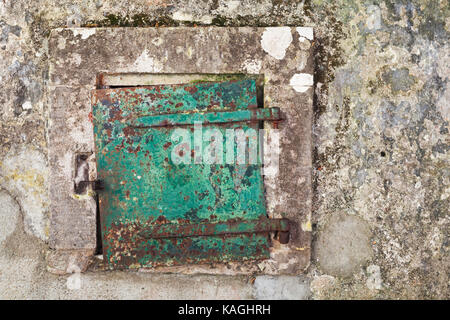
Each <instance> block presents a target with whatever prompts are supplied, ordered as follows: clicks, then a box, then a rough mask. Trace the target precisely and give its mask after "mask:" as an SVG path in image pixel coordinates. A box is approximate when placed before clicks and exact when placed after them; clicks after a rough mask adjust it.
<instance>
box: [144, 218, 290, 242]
mask: <svg viewBox="0 0 450 320" xmlns="http://www.w3.org/2000/svg"><path fill="white" fill-rule="evenodd" d="M274 231H278V232H279V239H280V242H281V243H287V242H288V241H289V220H288V219H285V218H282V219H259V220H244V221H229V222H218V223H199V224H175V223H167V224H161V225H158V226H151V227H147V228H145V229H144V230H141V231H140V232H139V236H141V237H143V238H146V239H161V238H187V237H198V236H219V235H235V234H243V233H265V232H274Z"/></svg>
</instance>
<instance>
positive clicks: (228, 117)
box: [128, 108, 281, 128]
mask: <svg viewBox="0 0 450 320" xmlns="http://www.w3.org/2000/svg"><path fill="white" fill-rule="evenodd" d="M278 120H281V116H280V108H259V109H245V110H235V111H214V112H211V111H210V112H189V113H169V114H159V115H151V116H143V117H138V118H136V119H133V120H131V121H130V122H128V123H129V124H130V126H132V127H137V128H153V127H169V126H180V125H193V124H195V123H196V122H197V123H201V124H212V123H229V122H244V121H278Z"/></svg>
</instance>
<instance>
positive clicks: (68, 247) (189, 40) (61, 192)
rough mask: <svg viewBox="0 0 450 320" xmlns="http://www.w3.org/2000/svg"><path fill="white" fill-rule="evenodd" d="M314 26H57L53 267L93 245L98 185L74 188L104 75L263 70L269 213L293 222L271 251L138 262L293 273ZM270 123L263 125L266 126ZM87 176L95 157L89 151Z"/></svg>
mask: <svg viewBox="0 0 450 320" xmlns="http://www.w3.org/2000/svg"><path fill="white" fill-rule="evenodd" d="M313 40H314V39H313V30H312V28H307V27H268V28H262V27H261V28H260V27H196V28H191V27H173V28H60V29H53V30H52V31H51V34H50V38H49V64H50V68H49V81H48V88H47V89H48V90H47V98H48V105H49V107H48V126H47V136H48V147H49V154H48V160H49V166H50V179H49V185H50V187H49V197H50V211H51V221H50V238H49V245H50V250H49V252H48V254H47V266H48V270H49V271H50V272H53V273H57V274H64V273H71V272H83V271H85V270H86V269H87V268H88V266H89V264H90V262H92V259H93V256H94V254H95V248H96V202H95V200H94V198H93V197H92V191H90V190H87V191H86V193H85V194H81V195H79V194H75V192H74V180H75V179H79V177H78V176H77V173H76V172H75V171H76V170H75V162H76V161H75V158H76V156H77V154H93V151H94V138H93V128H92V122H91V119H92V118H91V91H92V90H93V89H95V88H96V80H97V79H96V78H97V76H98V74H101V73H108V74H136V73H145V74H157V75H161V74H252V75H261V74H263V75H264V77H265V79H264V106H265V107H275V106H276V107H280V109H281V111H282V114H283V116H284V119H285V120H284V121H283V122H281V123H280V124H279V132H280V148H281V151H280V158H279V175H278V177H277V178H267V177H265V179H264V184H265V189H266V201H267V208H268V213H269V216H270V217H271V218H279V217H281V214H283V215H284V216H285V217H287V218H288V219H290V220H291V221H293V228H292V229H293V230H292V232H291V240H290V241H289V244H287V245H283V244H280V243H279V242H277V241H276V240H273V247H272V248H271V254H270V259H268V260H263V261H248V262H245V263H241V262H239V263H218V264H208V265H184V266H176V267H175V266H174V267H157V268H153V269H142V271H146V272H179V273H185V274H193V273H210V274H255V273H256V274H274V275H276V274H290V275H297V274H301V273H303V272H304V270H305V269H306V268H307V267H308V266H309V262H310V253H311V205H312V114H313V90H314V89H313V70H314V69H313V54H312V53H313ZM271 126H272V124H270V123H266V124H265V127H266V128H270V127H271ZM87 163H88V164H89V168H90V169H89V171H88V172H87V173H86V174H87V175H88V178H89V180H95V178H96V172H95V159H94V157H93V156H91V157H88V159H87Z"/></svg>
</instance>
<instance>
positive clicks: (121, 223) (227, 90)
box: [93, 79, 289, 269]
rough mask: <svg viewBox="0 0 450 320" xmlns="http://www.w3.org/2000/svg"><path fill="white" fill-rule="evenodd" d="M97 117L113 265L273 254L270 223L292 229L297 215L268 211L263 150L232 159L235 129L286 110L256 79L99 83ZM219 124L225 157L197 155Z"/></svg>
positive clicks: (105, 235) (108, 256)
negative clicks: (273, 104) (265, 104)
mask: <svg viewBox="0 0 450 320" xmlns="http://www.w3.org/2000/svg"><path fill="white" fill-rule="evenodd" d="M93 119H94V134H95V147H96V160H97V172H98V179H99V180H101V181H102V185H103V190H102V191H101V192H100V193H99V209H100V217H101V218H100V222H101V229H102V242H103V254H104V260H105V261H106V263H107V265H108V266H109V267H110V268H112V269H120V268H141V267H152V266H158V265H179V264H187V263H203V262H220V261H242V260H248V259H266V258H268V257H269V241H270V240H269V236H268V235H269V233H268V232H269V231H279V232H280V233H282V234H283V235H284V237H286V233H287V231H288V228H289V226H288V221H287V220H285V219H269V218H268V217H267V214H266V204H265V199H264V186H263V177H262V175H261V161H260V158H259V157H258V158H257V161H256V163H248V162H249V161H246V162H245V163H236V161H234V162H232V163H229V162H228V163H227V162H226V159H230V158H232V157H229V158H227V154H228V156H230V153H234V155H236V153H237V151H238V150H237V147H236V144H235V142H236V141H235V138H233V139H228V140H227V139H226V137H227V132H230V129H231V131H233V130H234V131H236V130H243V131H242V132H247V130H250V129H253V130H255V132H258V129H259V126H260V123H261V121H263V120H279V119H280V115H279V109H277V108H257V101H256V83H255V80H253V79H244V80H235V81H226V82H203V83H201V82H200V83H194V84H181V85H156V86H143V87H128V88H110V89H98V90H95V92H94V95H93ZM199 124H201V128H200V129H199ZM211 128H214V129H216V131H215V132H217V130H218V131H219V132H220V133H221V134H222V135H223V137H224V139H223V144H222V146H223V158H222V159H223V162H222V163H217V162H214V163H205V161H204V159H202V160H201V161H198V159H199V158H197V157H198V156H199V154H201V152H202V150H207V148H208V146H209V145H210V143H211V141H212V140H208V139H204V135H205V134H206V132H207V131H208V130H210V129H211ZM183 130H184V131H183ZM199 133H200V136H198V135H199ZM183 134H184V135H186V134H187V135H188V138H186V136H183ZM202 137H203V138H202ZM214 137H216V136H214ZM199 139H200V140H199ZM248 139H251V138H247V140H248ZM199 141H200V142H199ZM227 144H228V149H227ZM256 144H257V147H258V149H260V147H261V146H260V142H259V139H256ZM230 146H231V149H230ZM186 153H188V155H186ZM203 153H204V152H203ZM258 154H259V152H258ZM174 155H175V156H177V157H178V158H177V159H175V158H174ZM183 156H184V158H183ZM186 156H187V157H186ZM180 159H182V160H183V161H180ZM186 159H189V162H187V160H186ZM215 159H216V160H215V161H217V158H215ZM247 160H248V159H247Z"/></svg>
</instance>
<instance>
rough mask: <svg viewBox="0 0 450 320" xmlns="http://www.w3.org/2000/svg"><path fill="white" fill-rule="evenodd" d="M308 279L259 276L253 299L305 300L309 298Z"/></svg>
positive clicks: (255, 284) (256, 280)
mask: <svg viewBox="0 0 450 320" xmlns="http://www.w3.org/2000/svg"><path fill="white" fill-rule="evenodd" d="M310 294H311V292H310V289H309V283H308V279H305V278H302V277H290V276H278V277H272V276H259V277H256V279H255V283H254V297H255V298H256V299H261V300H305V299H309V298H310Z"/></svg>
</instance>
